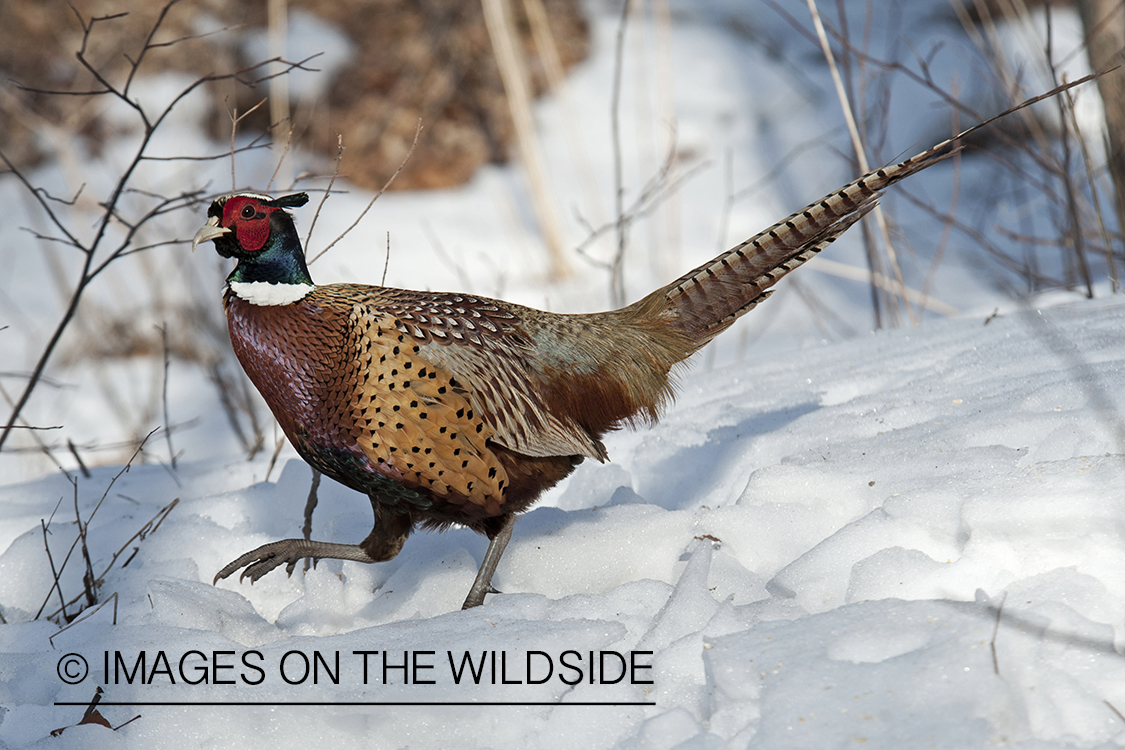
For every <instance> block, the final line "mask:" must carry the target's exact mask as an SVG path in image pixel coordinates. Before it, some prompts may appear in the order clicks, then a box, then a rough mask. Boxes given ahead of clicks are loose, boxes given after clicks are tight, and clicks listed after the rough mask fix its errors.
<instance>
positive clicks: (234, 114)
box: [227, 99, 266, 193]
mask: <svg viewBox="0 0 1125 750" xmlns="http://www.w3.org/2000/svg"><path fill="white" fill-rule="evenodd" d="M265 103H266V100H265V99H262V100H261V101H260V102H258V103H257V104H255V105H254V106H253V107H251V108H250V109H248V110H246V111H245V112H243V113H242V114H238V107H234V108H233V109H228V110H227V117H229V118H230V190H231V192H232V193H233V192H234V191H235V190H237V189H238V182H237V181H236V180H235V176H234V139H235V136H237V135H238V123H240V122H242V120H243V119H244V118H246V117H249V116H250V115H251V114H253V112H254V110H256V109H257V108H258V107H260V106H262V105H263V104H265Z"/></svg>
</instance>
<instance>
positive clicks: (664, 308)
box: [633, 134, 964, 349]
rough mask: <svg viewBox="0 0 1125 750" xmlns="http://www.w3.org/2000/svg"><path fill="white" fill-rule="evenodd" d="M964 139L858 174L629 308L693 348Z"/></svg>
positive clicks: (951, 153)
mask: <svg viewBox="0 0 1125 750" xmlns="http://www.w3.org/2000/svg"><path fill="white" fill-rule="evenodd" d="M963 135H964V134H962V135H959V136H957V138H951V139H950V140H948V141H944V142H942V143H940V144H938V145H937V146H934V147H933V148H931V149H929V150H927V151H924V152H923V153H921V154H918V155H917V156H914V157H912V158H910V159H907V160H906V161H904V162H902V163H900V164H896V165H894V166H890V167H883V168H881V169H877V170H875V171H873V172H869V173H868V174H865V175H864V176H863V177H860V178H859V179H858V180H855V181H854V182H851V183H849V184H848V185H845V186H844V187H842V188H840V189H839V190H837V191H835V192H833V193H830V194H828V195H826V196H824V198H822V199H820V200H818V201H816V202H814V203H810V204H809V205H808V206H806V207H805V208H804V209H802V210H800V211H798V212H796V213H794V214H792V215H791V216H789V217H787V218H785V219H783V220H781V221H779V222H778V223H776V224H774V225H773V226H772V227H770V228H769V229H766V230H765V231H763V232H761V233H759V234H757V235H755V236H754V237H751V238H750V239H748V240H746V241H745V242H743V243H742V244H740V245H738V246H737V247H734V248H732V249H731V250H729V251H727V252H725V253H723V254H722V255H719V256H718V257H716V258H713V259H711V260H710V261H708V262H707V263H704V264H703V265H701V266H699V267H698V268H695V269H692V270H691V271H689V272H688V273H686V274H684V275H683V276H681V277H680V278H678V279H676V280H675V281H673V282H672V283H671V284H668V285H667V286H665V287H663V288H661V289H658V290H656V291H655V292H653V293H652V294H650V295H649V296H648V297H646V298H644V299H643V300H641V301H640V302H637V303H636V304H635V305H634V306H633V307H634V308H635V312H636V313H638V314H639V315H642V316H646V317H648V316H655V317H656V318H657V319H662V320H663V321H664V322H665V324H666V325H667V326H668V327H669V328H671V329H672V330H674V331H676V332H677V333H680V334H682V335H684V336H686V337H687V338H688V339H689V340H691V341H693V342H694V344H695V347H694V348H696V349H698V348H699V347H702V346H703V345H704V344H706V343H707V342H708V341H710V340H711V339H712V338H714V337H715V336H717V335H718V334H720V333H722V331H724V330H726V328H727V327H729V326H730V325H731V324H732V323H733V322H734V321H735V320H737V319H738V318H739V317H741V316H742V315H743V314H745V313H747V312H749V311H750V310H752V309H754V307H755V306H757V304H758V303H759V302H761V301H763V300H764V299H766V298H767V297H768V296H769V295H770V294H771V293H772V292H771V291H770V288H771V287H772V286H773V285H774V284H776V283H777V282H778V281H779V280H780V279H781V278H782V277H783V276H785V275H786V274H787V273H789V272H790V271H792V270H794V269H796V268H798V267H799V266H801V265H802V264H804V263H805V262H806V261H808V260H810V259H811V258H813V257H814V256H815V255H816V254H817V253H819V252H820V251H821V250H823V249H824V248H826V247H828V246H829V245H830V244H832V243H833V242H834V241H835V240H836V239H837V238H838V237H839V236H840V235H842V234H843V233H844V232H845V231H847V229H848V228H849V227H851V226H852V225H853V224H855V223H856V222H857V221H859V220H860V219H862V218H863V217H864V216H866V215H867V212H868V211H870V210H871V209H873V208H875V206H876V205H877V203H878V200H879V196H880V195H881V193H882V191H883V190H885V189H886V188H887V187H889V186H890V185H893V184H894V183H896V182H898V181H900V180H902V179H904V178H906V177H909V176H910V175H912V174H914V173H915V172H919V171H921V170H923V169H925V168H926V167H929V166H932V165H933V164H936V163H937V162H939V161H941V160H943V159H946V158H948V157H949V156H952V155H953V154H954V153H955V152H956V151H957V149H958V148H959V146H957V145H955V144H956V141H957V140H958V139H959V138H961V137H962V136H963Z"/></svg>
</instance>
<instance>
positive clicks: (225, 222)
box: [191, 193, 313, 305]
mask: <svg viewBox="0 0 1125 750" xmlns="http://www.w3.org/2000/svg"><path fill="white" fill-rule="evenodd" d="M308 200H309V196H308V195H307V194H306V193H296V194H294V195H285V196H282V197H280V198H270V197H269V196H267V195H261V194H259V193H235V194H233V195H228V196H225V197H222V198H218V199H216V200H215V201H214V202H212V203H211V208H209V209H208V210H207V223H206V224H204V225H203V226H202V227H200V229H199V231H198V232H196V233H195V237H194V238H192V241H191V247H192V250H194V249H195V247H196V245H198V244H199V243H200V242H207V241H213V242H214V243H215V250H216V251H218V253H219V255H221V256H223V257H224V258H234V259H235V260H236V261H237V265H236V266H235V268H234V270H233V271H232V272H231V274H230V276H228V277H227V285H228V286H229V287H230V288H231V290H232V291H233V292H234V293H235V294H237V295H238V296H240V297H242V298H244V299H246V300H247V301H249V302H253V303H254V304H267V305H270V304H285V303H286V302H291V301H295V300H296V299H300V298H301V297H303V296H304V295H305V294H307V293H308V292H309V291H311V290H312V287H313V282H312V277H310V276H309V271H308V268H307V266H306V265H305V254H304V251H303V250H302V248H301V240H300V238H299V237H298V236H297V228H296V226H295V225H294V224H293V217H292V216H291V215H290V214H289V212H288V211H286V210H285V209H287V208H297V207H299V206H303V205H305V204H306V203H307V202H308Z"/></svg>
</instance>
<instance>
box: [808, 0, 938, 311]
mask: <svg viewBox="0 0 1125 750" xmlns="http://www.w3.org/2000/svg"><path fill="white" fill-rule="evenodd" d="M806 1H807V3H808V6H809V13H810V14H811V15H812V21H813V26H814V27H815V29H816V34H817V39H818V41H819V42H820V48H821V51H822V52H823V53H824V59H825V60H827V61H828V70H829V72H830V73H831V75H832V82H833V84H834V85H835V87H836V96H837V98H838V99H839V100H840V110H841V111H842V112H843V113H844V121H845V122H846V123H847V125H848V133H849V135H850V136H851V139H852V148H853V149H855V155H856V160H857V162H858V164H859V171H860V174H867V173H868V172H869V171H871V168H870V165H869V164H868V162H867V149H866V147H865V146H864V145H863V141H862V140H861V139H860V136H859V128H858V127H857V126H856V122H855V116H854V115H853V113H852V107H851V105H850V104H849V103H848V96H847V93H846V92H845V91H844V83H843V80H842V79H841V78H840V71H839V70H838V69H837V67H836V56H835V55H834V54H833V52H832V47H831V45H829V43H828V34H827V33H826V32H825V30H824V24H823V22H822V21H821V19H820V12H819V11H818V10H817V7H816V0H806ZM872 213H873V215H874V217H875V223H876V225H877V226H878V227H879V234H880V235H881V237H882V239H883V247H884V249H885V250H886V253H887V261H888V263H889V264H890V266H891V270H892V271H893V272H894V275H895V281H896V282H898V284H899V285H900V286H901V287H902V291H901V293H900V295H899V297H900V299H902V300H903V306H904V307H905V308H906V314H907V316H908V317H909V318H910V322H911V324H912V325H917V324H918V319H917V317H916V316H915V314H914V308H913V307H911V305H910V303H909V302H908V301H907V295H906V283H905V282H904V281H903V279H902V269H901V268H899V265H898V257H897V254H896V253H895V247H894V243H893V242H891V234H890V231H889V230H888V229H887V217H886V214H884V213H883V209H882V207H881V206H879V205H876V206H875V210H874V211H873V212H872ZM871 275H872V277H874V275H875V269H874V268H872V269H871Z"/></svg>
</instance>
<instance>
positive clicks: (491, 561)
mask: <svg viewBox="0 0 1125 750" xmlns="http://www.w3.org/2000/svg"><path fill="white" fill-rule="evenodd" d="M515 525H516V514H515V513H513V514H511V515H509V516H508V520H507V521H505V522H504V525H503V526H501V527H500V531H498V532H497V533H496V536H494V537H492V541H490V542H489V543H488V551H486V552H485V553H484V560H483V561H482V562H481V564H480V570H478V571H477V578H476V580H475V581H473V587H472V588H471V589H469V595H468V596H466V597H465V603H464V604H463V605H462V606H461V609H472V608H473V607H479V606H480V605H482V604H484V596H485V594H499V593H500V592H499V591H497V590H496V589H494V588H493V587H492V574H493V573H495V572H496V566H497V565H498V564H499V563H500V556H501V555H503V554H504V548H505V547H507V546H508V540H510V539H511V538H512V527H513V526H515Z"/></svg>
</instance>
